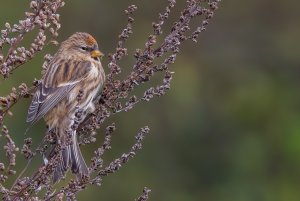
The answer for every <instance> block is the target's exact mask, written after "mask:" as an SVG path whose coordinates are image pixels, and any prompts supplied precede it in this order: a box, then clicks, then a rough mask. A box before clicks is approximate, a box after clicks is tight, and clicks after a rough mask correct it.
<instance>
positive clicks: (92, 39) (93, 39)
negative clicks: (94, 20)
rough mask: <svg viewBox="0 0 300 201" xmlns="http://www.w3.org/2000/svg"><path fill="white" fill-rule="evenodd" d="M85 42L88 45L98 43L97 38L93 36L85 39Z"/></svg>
mask: <svg viewBox="0 0 300 201" xmlns="http://www.w3.org/2000/svg"><path fill="white" fill-rule="evenodd" d="M85 42H86V44H88V45H94V44H96V43H97V41H96V39H95V38H93V37H92V36H88V37H87V39H86V40H85Z"/></svg>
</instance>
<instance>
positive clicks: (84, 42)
mask: <svg viewBox="0 0 300 201" xmlns="http://www.w3.org/2000/svg"><path fill="white" fill-rule="evenodd" d="M60 50H61V52H64V53H66V52H68V54H69V55H72V54H73V55H74V54H76V55H77V56H80V57H90V58H92V59H95V60H98V61H99V59H100V58H101V57H103V56H104V54H103V53H102V52H101V51H100V50H99V47H98V43H97V41H96V39H95V38H94V37H93V36H91V35H90V34H88V33H83V32H76V33H75V34H73V35H72V36H70V37H69V38H68V39H67V40H65V41H64V42H63V43H62V45H61V48H60ZM70 53H71V54H70Z"/></svg>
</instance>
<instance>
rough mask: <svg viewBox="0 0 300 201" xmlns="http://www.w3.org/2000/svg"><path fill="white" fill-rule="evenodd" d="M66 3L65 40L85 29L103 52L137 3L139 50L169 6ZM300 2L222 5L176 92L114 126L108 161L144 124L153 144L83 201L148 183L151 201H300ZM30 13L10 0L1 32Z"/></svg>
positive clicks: (190, 47) (21, 126)
mask: <svg viewBox="0 0 300 201" xmlns="http://www.w3.org/2000/svg"><path fill="white" fill-rule="evenodd" d="M178 2H179V3H178V4H180V5H182V4H183V0H181V1H178ZM66 3H67V4H66V6H65V7H64V8H63V9H62V12H61V19H62V29H61V32H60V33H61V34H60V37H59V39H60V41H61V40H63V39H65V38H67V37H68V36H69V35H71V34H72V33H73V32H75V31H85V32H89V33H91V34H93V35H94V36H95V37H96V38H97V39H98V40H99V41H100V48H101V50H102V51H103V52H105V53H108V52H112V51H113V49H114V48H115V41H116V39H117V36H118V34H119V32H120V31H121V30H122V28H123V27H124V26H125V24H126V22H125V18H124V15H123V10H124V9H125V8H126V7H127V5H129V4H133V3H134V4H136V5H137V6H138V7H139V10H138V11H137V14H136V22H135V28H134V34H133V36H132V38H131V39H130V40H129V42H128V47H129V50H130V51H129V53H132V52H133V51H134V50H135V48H139V47H142V46H143V45H144V42H145V40H146V38H147V37H148V35H149V34H150V32H151V22H152V21H154V20H156V19H157V13H158V12H159V11H162V9H163V8H164V6H165V2H164V1H161V0H156V1H138V0H128V1H120V0H101V1H97V0H86V1H79V0H76V1H75V0H74V1H68V2H66ZM299 6H300V2H298V1H292V0H287V1H279V0H276V1H274V0H273V1H260V0H253V1H239V0H231V1H222V3H221V4H220V9H219V11H218V12H216V17H215V18H214V19H213V20H212V23H211V24H210V26H208V30H207V31H206V32H204V33H202V34H201V35H200V39H199V43H197V44H194V43H192V42H188V43H186V44H185V46H184V49H183V50H182V51H181V54H180V55H179V57H178V60H177V62H176V64H174V65H173V66H172V69H173V70H174V71H175V72H176V73H175V76H174V80H173V84H172V88H171V90H170V91H169V93H168V94H167V95H166V96H164V97H162V98H159V99H155V100H153V101H151V102H150V103H149V104H145V103H142V104H140V105H139V106H137V107H136V108H135V109H134V110H133V111H130V112H128V113H123V114H120V115H116V116H115V117H114V118H112V119H110V121H114V122H116V125H117V132H116V134H115V136H114V138H113V144H112V145H113V149H112V150H111V152H110V153H109V154H107V155H106V159H107V162H108V161H109V160H111V159H113V158H115V157H117V156H119V154H120V153H122V152H124V151H126V150H127V149H128V148H129V145H130V144H131V143H132V142H133V140H134V139H133V136H134V134H135V133H136V131H137V130H138V128H139V127H141V126H144V125H149V126H150V128H151V135H150V136H149V137H148V138H147V139H146V140H145V144H144V149H143V150H142V151H141V152H140V153H139V155H138V156H137V157H136V158H135V159H134V160H133V161H131V162H130V163H128V164H127V165H126V167H125V168H122V169H121V171H120V172H118V173H116V174H114V175H112V176H110V177H107V178H105V180H104V185H103V186H102V187H101V188H96V187H91V188H89V190H87V191H85V192H83V193H81V194H80V197H79V200H91V201H92V200H109V201H119V200H134V198H136V197H137V196H138V195H139V194H140V192H141V191H142V188H143V187H144V186H148V187H150V188H151V189H152V193H151V199H150V200H172V201H182V200H189V201H192V200H193V201H196V200H197V201H198V200H203V201H250V200H251V201H252V200H255V201H257V200H266V201H269V200H270V201H279V200H288V201H294V200H295V201H296V200H299V198H300V191H299V188H300V146H299V144H300V93H299V91H300V79H299V73H300V69H299V67H300V55H299V52H300V39H299V35H300V26H299V19H300V12H299V11H298V8H299ZM26 9H27V1H16V0H11V1H5V0H2V2H1V7H0V13H1V14H0V25H2V26H3V25H4V23H5V22H6V21H9V22H11V23H13V22H16V21H17V20H18V19H19V18H21V17H23V13H24V11H25V10H26ZM177 9H178V10H179V9H180V8H177ZM173 17H174V18H175V17H176V15H173ZM174 18H173V19H174ZM56 49H57V47H49V48H48V49H47V50H46V51H44V52H42V53H41V54H40V56H39V57H36V58H35V59H34V60H32V61H31V62H29V63H28V64H27V66H26V67H24V68H20V69H19V70H17V71H16V72H15V73H14V74H13V75H12V76H11V79H9V80H7V81H3V80H1V81H0V85H1V88H0V95H5V94H6V93H8V92H9V90H10V89H11V87H12V86H18V85H19V84H20V83H22V82H26V83H30V82H31V81H32V80H33V78H34V77H36V78H39V77H40V71H41V65H42V61H43V59H42V58H43V55H44V54H45V53H46V52H50V53H53V52H55V51H56ZM132 62H133V58H132V57H128V59H126V61H125V62H123V64H122V66H123V67H124V68H129V67H130V65H131V64H132ZM103 63H104V64H107V60H106V59H104V61H103ZM28 105H29V100H23V101H22V104H18V105H17V106H16V107H15V108H14V109H13V112H14V115H15V116H14V117H13V118H10V119H8V121H7V124H8V126H9V128H10V131H11V133H12V136H14V137H15V139H17V143H19V146H21V144H22V140H23V138H24V136H23V133H24V130H25V128H26V124H25V116H26V110H27V107H28ZM106 124H109V122H106ZM44 131H45V125H44V123H43V122H41V123H39V124H38V125H36V126H35V127H34V128H32V129H31V130H30V132H29V133H28V134H27V135H28V136H30V137H33V138H34V139H38V138H41V137H42V135H43V134H44ZM102 134H103V130H100V131H99V135H98V136H99V137H98V138H99V142H97V143H95V144H94V145H93V146H86V147H84V148H83V152H84V153H85V155H86V156H87V157H88V156H90V155H91V154H92V151H93V150H94V149H95V148H96V147H97V145H99V144H100V141H101V139H102V137H103V136H102ZM0 144H1V142H0ZM1 157H3V156H2V155H1ZM19 162H20V161H19ZM39 163H41V160H40V159H39V160H36V161H35V163H34V164H32V166H35V167H36V166H37V165H38V164H39ZM19 166H20V164H19ZM32 168H34V167H32Z"/></svg>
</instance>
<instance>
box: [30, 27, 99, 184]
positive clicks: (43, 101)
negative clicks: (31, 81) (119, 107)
mask: <svg viewBox="0 0 300 201" xmlns="http://www.w3.org/2000/svg"><path fill="white" fill-rule="evenodd" d="M103 56H104V54H103V53H102V52H101V51H100V50H99V46H98V43H97V41H96V39H95V38H94V37H93V36H92V35H90V34H88V33H85V32H76V33H74V34H73V35H71V36H70V37H69V38H68V39H67V40H65V41H64V42H62V43H61V45H60V47H59V49H58V51H57V52H56V53H55V54H54V56H53V58H52V59H51V60H50V61H49V64H48V67H47V69H46V71H45V73H44V75H43V76H42V79H41V81H40V83H39V85H38V86H37V90H36V92H35V94H34V95H33V98H32V102H31V104H30V106H29V109H28V113H27V119H26V121H27V122H28V123H31V125H33V124H34V123H36V122H37V121H39V120H40V119H42V118H44V120H45V122H46V125H47V127H48V129H49V131H54V132H55V133H56V136H57V140H56V146H57V145H58V144H59V145H60V146H61V147H62V149H61V151H60V153H59V154H61V157H60V161H59V162H58V165H57V166H56V167H55V169H54V172H53V182H54V183H56V182H57V181H60V180H61V178H63V177H64V176H65V174H66V172H67V171H68V170H69V169H71V171H72V173H74V174H76V175H77V177H83V175H88V172H89V170H88V167H87V165H86V162H85V160H84V158H83V156H82V154H81V151H80V148H79V144H78V141H77V135H76V130H74V129H71V128H72V125H73V124H74V118H75V115H76V111H77V109H78V108H80V109H81V110H82V111H83V115H84V116H86V115H87V114H90V113H92V112H93V111H94V110H95V106H94V103H93V102H94V100H95V99H96V97H97V94H99V93H100V91H101V89H102V88H103V85H104V83H105V72H104V69H103V67H102V64H101V57H103ZM79 94H80V98H78V96H79ZM83 119H84V118H83ZM68 130H69V134H68V132H67V131H68ZM70 132H71V134H70ZM68 136H69V138H68ZM68 139H69V140H68ZM68 141H71V142H69V143H67V142H68Z"/></svg>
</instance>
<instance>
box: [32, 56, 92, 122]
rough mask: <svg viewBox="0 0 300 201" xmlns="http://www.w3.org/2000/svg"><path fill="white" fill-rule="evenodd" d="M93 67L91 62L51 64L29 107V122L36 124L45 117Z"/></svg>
mask: <svg viewBox="0 0 300 201" xmlns="http://www.w3.org/2000/svg"><path fill="white" fill-rule="evenodd" d="M58 63H59V65H58ZM91 65H92V64H91V62H89V61H71V60H69V61H64V62H54V63H52V64H50V65H49V67H48V70H47V72H46V73H45V76H44V77H43V79H42V82H41V84H40V85H39V86H38V89H37V91H36V93H35V95H34V97H33V99H32V102H31V104H30V106H29V109H28V114H27V122H31V123H32V124H34V123H35V122H37V121H38V120H40V119H41V118H42V117H44V115H45V114H46V113H47V112H48V111H49V110H51V109H52V108H53V107H54V106H55V105H56V104H57V103H59V102H60V101H61V100H62V99H64V98H65V97H66V96H67V95H68V94H69V92H70V91H71V90H72V89H73V88H74V87H75V86H76V85H77V84H78V83H79V82H80V81H81V80H83V79H84V78H86V77H87V76H88V74H89V72H90V70H91Z"/></svg>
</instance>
